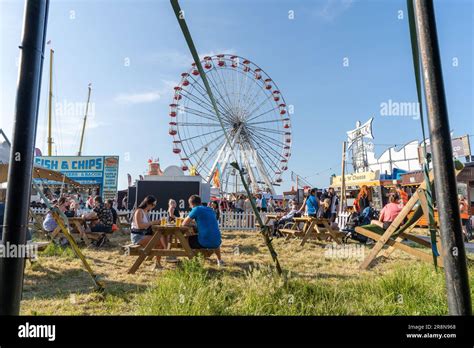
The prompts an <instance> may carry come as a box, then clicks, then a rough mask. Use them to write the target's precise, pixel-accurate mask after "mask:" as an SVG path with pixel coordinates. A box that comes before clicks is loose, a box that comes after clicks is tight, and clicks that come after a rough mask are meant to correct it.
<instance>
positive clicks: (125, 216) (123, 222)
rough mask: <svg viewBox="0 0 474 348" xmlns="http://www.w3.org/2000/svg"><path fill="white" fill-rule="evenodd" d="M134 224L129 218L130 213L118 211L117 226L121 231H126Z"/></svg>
mask: <svg viewBox="0 0 474 348" xmlns="http://www.w3.org/2000/svg"><path fill="white" fill-rule="evenodd" d="M131 226H132V224H131V222H130V218H129V213H127V212H120V213H117V227H118V229H119V230H120V231H121V232H125V230H126V229H130V228H131Z"/></svg>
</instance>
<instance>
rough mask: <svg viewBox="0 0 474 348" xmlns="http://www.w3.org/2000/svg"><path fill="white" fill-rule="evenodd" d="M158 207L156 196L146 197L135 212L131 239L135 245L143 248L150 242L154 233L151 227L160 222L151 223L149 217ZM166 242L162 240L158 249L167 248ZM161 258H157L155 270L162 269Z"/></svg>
mask: <svg viewBox="0 0 474 348" xmlns="http://www.w3.org/2000/svg"><path fill="white" fill-rule="evenodd" d="M155 206H156V198H155V196H146V197H145V199H144V200H143V201H142V202H141V203H140V204H139V206H138V207H137V209H135V211H134V212H133V219H132V226H131V233H130V237H131V239H132V243H133V244H138V245H141V246H143V247H144V246H145V245H147V244H148V242H149V241H150V239H151V237H152V235H153V231H152V229H151V226H153V225H159V224H160V221H150V218H149V217H148V213H149V212H150V211H151V210H152V209H153V208H154V207H155ZM166 245H167V243H166V240H165V239H164V237H162V238H161V239H160V245H157V246H156V247H157V248H159V249H161V248H166ZM160 261H161V257H160V256H157V257H156V263H155V269H158V268H162V267H161V263H160Z"/></svg>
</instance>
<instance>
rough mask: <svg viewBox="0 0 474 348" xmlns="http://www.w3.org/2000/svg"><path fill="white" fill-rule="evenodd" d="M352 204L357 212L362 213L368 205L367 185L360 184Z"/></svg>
mask: <svg viewBox="0 0 474 348" xmlns="http://www.w3.org/2000/svg"><path fill="white" fill-rule="evenodd" d="M354 206H355V208H356V211H357V212H358V213H362V212H363V211H364V209H365V208H367V207H370V198H369V189H368V188H367V185H362V187H361V188H360V191H359V194H358V195H357V198H356V199H355V201H354Z"/></svg>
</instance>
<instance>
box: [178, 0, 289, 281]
mask: <svg viewBox="0 0 474 348" xmlns="http://www.w3.org/2000/svg"><path fill="white" fill-rule="evenodd" d="M170 1H171V6H172V7H173V10H174V14H175V15H176V19H177V20H178V23H179V26H180V27H181V31H182V32H183V35H184V38H185V40H186V43H187V44H188V47H189V50H190V51H191V55H192V56H193V59H194V62H195V63H196V68H197V69H198V71H199V75H200V76H201V78H202V81H203V83H204V86H205V87H206V91H207V94H208V95H209V99H210V100H211V103H212V106H213V108H214V111H215V112H216V116H217V118H218V120H219V123H220V125H221V127H222V131H223V132H224V136H225V138H226V141H227V144H228V145H229V147H230V149H231V150H232V152H233V154H234V158H235V159H236V160H237V157H236V156H235V152H234V147H233V146H232V143H231V142H230V139H229V136H228V134H227V132H226V131H225V127H224V123H223V122H222V118H221V115H220V113H219V110H218V108H217V103H216V100H215V99H214V95H213V93H212V90H211V87H210V86H209V82H208V81H207V77H206V74H205V72H204V69H203V68H202V64H201V60H200V59H199V55H198V53H197V50H196V47H195V46H194V42H193V39H192V38H191V34H190V32H189V29H188V26H187V25H186V21H185V19H184V12H183V11H182V10H181V7H180V6H179V3H178V0H170ZM231 165H232V166H233V167H234V168H235V169H237V170H238V171H239V174H240V178H241V180H242V184H243V185H244V188H245V191H246V193H247V195H248V197H249V198H251V192H250V190H249V187H248V185H247V182H246V181H245V178H244V173H243V172H242V169H241V168H240V167H239V165H238V164H237V163H236V162H234V163H232V164H231ZM250 202H251V203H252V209H253V211H254V213H255V216H256V217H257V221H258V223H259V224H260V228H261V233H262V235H263V237H264V240H265V244H266V245H267V247H268V250H269V251H270V255H271V256H272V259H273V261H274V262H275V267H276V270H277V272H278V274H279V275H281V274H282V269H281V267H280V263H279V261H278V255H277V253H276V251H275V249H274V248H273V245H272V240H271V238H270V235H269V231H268V226H264V225H263V222H262V218H261V217H260V213H259V212H258V210H257V207H256V205H255V202H254V201H253V199H250Z"/></svg>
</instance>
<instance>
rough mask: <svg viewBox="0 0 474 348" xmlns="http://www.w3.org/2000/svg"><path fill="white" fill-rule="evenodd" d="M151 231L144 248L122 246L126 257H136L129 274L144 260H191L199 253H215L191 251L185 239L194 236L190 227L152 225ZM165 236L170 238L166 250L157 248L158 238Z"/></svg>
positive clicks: (210, 252)
mask: <svg viewBox="0 0 474 348" xmlns="http://www.w3.org/2000/svg"><path fill="white" fill-rule="evenodd" d="M152 230H153V237H152V238H151V239H150V241H149V242H148V243H147V245H145V246H144V247H143V246H141V245H136V244H129V245H126V246H124V249H125V252H126V254H127V255H129V256H138V257H137V259H136V260H135V262H134V263H133V265H132V267H130V269H129V270H128V273H129V274H134V273H135V272H136V271H137V269H138V268H139V267H140V265H141V264H142V263H143V261H145V260H146V259H148V260H151V259H152V258H153V257H155V256H171V257H187V258H189V259H192V258H193V257H194V256H196V255H197V254H199V253H202V254H204V256H206V257H207V256H210V255H212V254H213V253H214V252H215V251H216V250H215V249H192V248H191V247H190V245H189V242H188V239H187V237H188V236H191V235H193V234H195V233H194V229H193V228H192V227H191V226H176V225H164V226H160V225H153V226H152ZM167 236H170V237H171V242H170V243H169V244H168V249H159V248H157V245H159V243H160V238H161V237H167Z"/></svg>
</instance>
